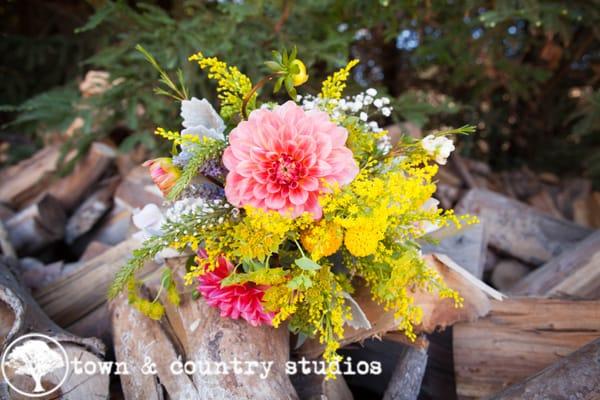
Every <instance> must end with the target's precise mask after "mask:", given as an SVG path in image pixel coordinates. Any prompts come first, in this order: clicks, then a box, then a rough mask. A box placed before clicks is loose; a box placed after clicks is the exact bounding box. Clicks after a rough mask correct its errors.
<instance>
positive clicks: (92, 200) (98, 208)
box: [65, 176, 119, 244]
mask: <svg viewBox="0 0 600 400" xmlns="http://www.w3.org/2000/svg"><path fill="white" fill-rule="evenodd" d="M118 183H119V177H117V176H114V177H111V178H108V179H106V180H104V181H103V182H100V184H99V188H98V189H97V190H96V191H95V192H94V193H92V194H91V195H90V196H89V197H88V198H87V199H86V200H85V201H84V202H83V203H82V204H81V205H80V206H79V207H77V209H76V210H75V212H74V213H73V215H72V216H71V217H70V218H69V221H68V222H67V227H66V232H65V241H66V242H67V243H68V244H71V243H73V242H74V241H75V240H76V239H77V238H79V237H81V236H83V235H84V234H85V233H87V232H89V231H90V230H91V229H92V228H93V227H94V225H96V223H97V222H98V221H100V218H102V217H103V216H104V215H105V214H106V213H107V212H108V211H109V210H110V208H111V207H112V204H113V194H114V192H115V190H116V188H117V185H118Z"/></svg>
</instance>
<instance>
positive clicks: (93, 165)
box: [48, 142, 117, 211]
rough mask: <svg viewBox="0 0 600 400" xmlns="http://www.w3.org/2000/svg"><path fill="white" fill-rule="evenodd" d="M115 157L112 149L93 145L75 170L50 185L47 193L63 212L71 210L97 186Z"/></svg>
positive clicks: (102, 145) (106, 146) (103, 145)
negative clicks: (56, 200)
mask: <svg viewBox="0 0 600 400" xmlns="http://www.w3.org/2000/svg"><path fill="white" fill-rule="evenodd" d="M116 156H117V152H116V151H115V150H114V149H113V148H112V147H110V146H108V145H106V144H104V143H100V142H95V143H93V144H92V146H91V147H90V149H89V150H88V153H87V154H86V155H85V157H84V158H83V159H82V160H81V161H79V162H78V163H77V165H76V166H75V169H74V170H73V171H72V172H71V173H70V174H69V175H67V176H66V177H64V178H62V179H60V180H58V181H57V182H56V183H54V184H52V185H51V186H50V188H49V189H48V193H50V194H51V195H53V196H54V197H56V198H57V199H58V201H59V202H60V204H61V205H62V206H63V208H64V209H65V210H67V211H70V210H73V209H74V208H75V207H77V205H79V203H80V202H81V199H82V198H83V196H84V195H85V194H86V193H87V192H88V191H89V189H90V188H92V187H94V185H96V184H97V181H98V179H100V177H101V176H102V175H103V174H104V172H105V171H106V169H107V168H108V167H109V166H110V165H111V163H112V162H113V161H114V159H115V158H116Z"/></svg>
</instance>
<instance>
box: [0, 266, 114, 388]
mask: <svg viewBox="0 0 600 400" xmlns="http://www.w3.org/2000/svg"><path fill="white" fill-rule="evenodd" d="M18 270H19V266H18V264H17V261H16V260H15V259H13V258H6V257H3V258H0V322H1V323H0V349H2V351H4V350H5V349H6V347H7V346H8V345H9V344H10V343H11V342H12V341H13V340H15V339H17V338H18V337H20V336H22V335H24V334H27V333H42V334H44V335H46V336H49V337H51V338H53V339H55V340H57V341H58V342H59V343H60V344H61V345H62V346H63V347H64V348H65V350H66V353H67V357H68V359H69V361H71V362H72V361H73V360H75V359H78V360H81V361H82V362H87V361H91V362H94V363H98V362H101V361H102V359H103V356H104V351H105V350H104V344H102V342H100V341H99V340H98V339H95V338H86V339H84V338H80V337H77V336H75V335H72V334H71V333H68V332H66V331H64V330H63V329H62V328H60V327H59V326H58V325H56V324H55V323H54V322H52V321H51V320H50V319H49V318H48V317H47V316H46V314H44V312H43V311H42V310H41V308H40V307H39V306H38V304H37V303H36V302H35V301H34V300H33V298H32V297H31V295H30V294H29V292H27V290H26V289H24V288H23V286H22V285H21V283H20V282H19V281H18V280H17V279H16V278H15V276H14V275H13V271H18ZM8 371H9V379H11V382H13V383H14V382H19V383H29V384H31V382H24V381H20V380H19V377H18V376H15V375H12V372H11V370H10V369H8ZM58 375H59V374H48V375H46V376H45V381H46V380H47V381H50V382H51V383H52V384H57V383H58V382H59V380H60V378H61V377H59V376H58ZM20 379H30V378H24V377H23V376H21V378H20ZM108 384H109V376H108V375H102V374H99V373H97V374H93V375H77V374H71V375H70V376H69V377H68V378H67V380H66V382H65V383H64V384H63V385H62V386H61V387H60V389H58V391H57V392H54V393H53V395H54V396H55V397H54V398H63V395H64V394H66V393H68V398H69V399H73V400H88V399H92V398H94V399H108V397H109V387H108V386H109V385H108ZM0 386H2V388H1V389H0V398H10V399H21V398H29V397H22V396H20V395H18V394H17V393H13V391H12V389H9V388H8V387H7V386H5V385H0ZM50 386H51V385H50ZM21 387H22V386H21ZM22 388H23V387H22ZM2 390H4V396H3V393H1V392H2ZM64 398H66V397H64Z"/></svg>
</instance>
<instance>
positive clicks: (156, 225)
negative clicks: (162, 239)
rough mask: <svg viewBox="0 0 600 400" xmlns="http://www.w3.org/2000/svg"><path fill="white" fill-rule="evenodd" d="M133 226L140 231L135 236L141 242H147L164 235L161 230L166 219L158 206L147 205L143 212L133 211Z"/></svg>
mask: <svg viewBox="0 0 600 400" xmlns="http://www.w3.org/2000/svg"><path fill="white" fill-rule="evenodd" d="M131 219H132V220H133V225H135V227H136V228H138V229H139V230H140V231H139V232H137V233H134V234H133V237H135V238H136V239H139V240H142V241H143V240H146V239H148V238H150V237H152V236H160V235H162V231H161V230H160V228H161V226H162V224H163V222H164V220H165V218H164V216H163V213H162V212H161V211H160V208H158V206H157V205H156V204H146V205H145V206H144V208H142V209H141V210H140V209H139V208H138V209H136V210H134V211H133V217H132V218H131Z"/></svg>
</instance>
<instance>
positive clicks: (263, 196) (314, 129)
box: [223, 101, 358, 219]
mask: <svg viewBox="0 0 600 400" xmlns="http://www.w3.org/2000/svg"><path fill="white" fill-rule="evenodd" d="M347 137H348V132H347V131H346V129H344V128H342V127H340V126H337V125H336V124H334V123H333V122H331V120H330V119H329V116H328V115H327V113H325V112H322V111H308V112H307V111H304V110H303V109H302V108H300V107H299V106H297V105H296V104H295V103H294V102H292V101H288V102H287V103H285V104H284V105H282V106H278V107H276V108H275V109H274V110H266V109H261V110H255V111H253V112H252V113H251V114H250V117H249V118H248V120H247V121H243V122H241V123H240V124H239V125H238V126H237V127H236V128H235V129H233V130H232V131H231V133H230V136H229V143H230V145H229V147H227V149H225V153H224V154H223V163H224V164H225V167H227V169H228V170H229V173H228V174H227V181H226V183H225V194H226V196H227V200H229V202H230V203H231V204H233V205H236V206H244V205H251V206H254V207H257V208H262V209H264V210H276V211H279V212H280V213H281V214H288V213H291V215H292V216H293V217H297V216H299V215H300V214H302V213H303V212H305V211H306V212H310V213H311V214H312V215H313V217H314V218H315V219H319V218H321V216H322V214H323V211H322V209H321V206H320V205H319V201H318V198H319V194H320V193H321V192H324V191H327V190H328V185H331V184H338V185H340V186H342V185H345V184H347V183H349V182H351V181H352V179H354V177H355V176H356V174H357V173H358V166H357V165H356V162H355V161H354V158H353V157H352V152H351V151H350V149H348V148H347V147H346V146H345V143H346V139H347Z"/></svg>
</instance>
